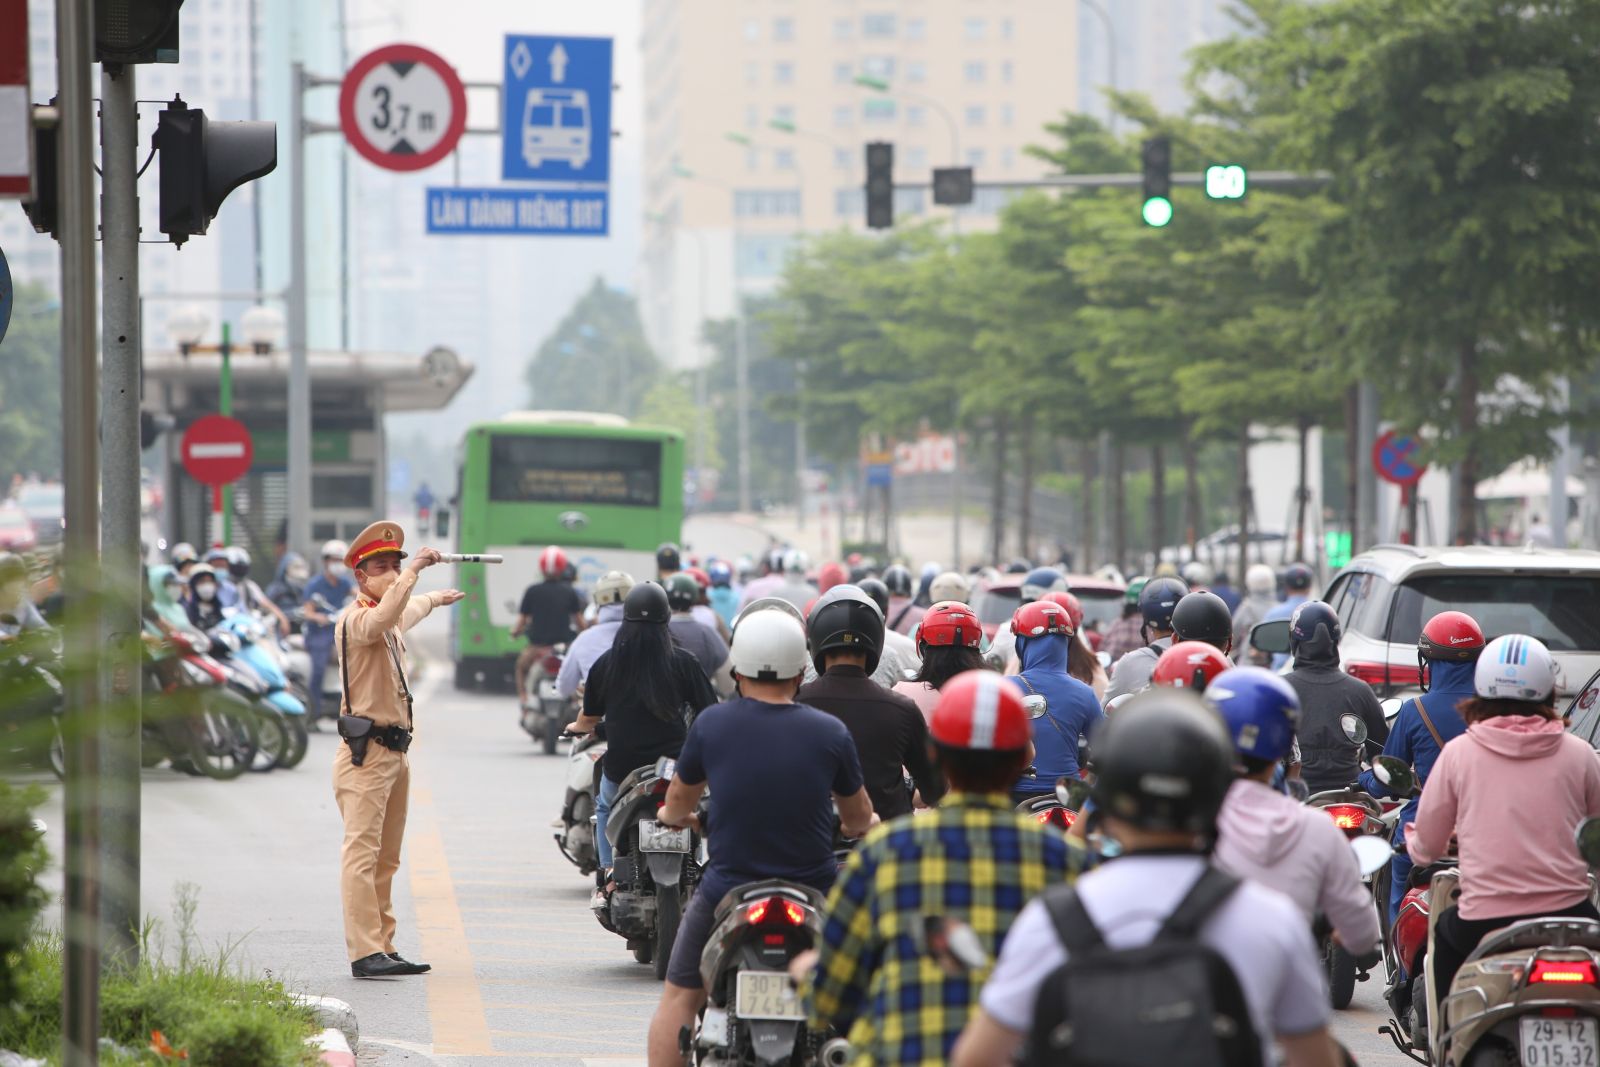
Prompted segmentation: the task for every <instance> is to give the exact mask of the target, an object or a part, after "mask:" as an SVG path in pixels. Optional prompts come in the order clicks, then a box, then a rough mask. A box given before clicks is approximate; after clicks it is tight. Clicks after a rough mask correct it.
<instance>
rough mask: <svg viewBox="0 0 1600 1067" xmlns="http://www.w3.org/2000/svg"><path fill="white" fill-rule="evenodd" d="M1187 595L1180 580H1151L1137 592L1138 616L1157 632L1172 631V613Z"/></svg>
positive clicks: (1185, 587)
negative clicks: (1142, 617) (1141, 616)
mask: <svg viewBox="0 0 1600 1067" xmlns="http://www.w3.org/2000/svg"><path fill="white" fill-rule="evenodd" d="M1188 594H1189V586H1188V585H1187V583H1185V582H1184V580H1183V579H1182V578H1152V579H1150V580H1149V581H1148V582H1146V583H1145V586H1144V589H1142V590H1140V592H1139V614H1141V615H1143V616H1144V621H1145V623H1146V624H1147V625H1149V626H1154V627H1155V628H1156V629H1157V630H1170V629H1172V611H1173V609H1174V608H1176V607H1177V606H1178V601H1180V600H1182V599H1183V598H1184V597H1185V596H1187V595H1188Z"/></svg>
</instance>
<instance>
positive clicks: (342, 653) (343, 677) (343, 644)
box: [339, 615, 356, 715]
mask: <svg viewBox="0 0 1600 1067" xmlns="http://www.w3.org/2000/svg"><path fill="white" fill-rule="evenodd" d="M339 631H340V634H341V636H342V637H343V640H341V641H340V642H339V684H340V686H342V687H343V689H344V713H345V714H346V715H354V714H355V713H356V707H355V705H354V704H352V703H350V670H349V664H350V616H348V615H346V616H345V617H344V618H342V619H340V620H339Z"/></svg>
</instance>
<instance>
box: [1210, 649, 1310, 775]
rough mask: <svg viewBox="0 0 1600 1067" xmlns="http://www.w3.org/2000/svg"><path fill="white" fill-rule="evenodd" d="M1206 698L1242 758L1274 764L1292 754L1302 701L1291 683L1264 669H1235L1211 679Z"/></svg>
mask: <svg viewBox="0 0 1600 1067" xmlns="http://www.w3.org/2000/svg"><path fill="white" fill-rule="evenodd" d="M1205 698H1206V701H1207V702H1208V703H1209V704H1210V705H1211V706H1212V707H1214V708H1216V709H1217V712H1218V713H1219V714H1220V715H1221V716H1222V720H1223V722H1225V723H1227V725H1228V736H1229V737H1230V738H1232V739H1233V747H1234V750H1235V751H1236V752H1238V753H1239V754H1240V755H1241V756H1249V757H1250V758H1252V759H1258V760H1265V761H1267V762H1272V761H1275V760H1281V759H1283V757H1285V756H1287V755H1288V754H1289V749H1290V747H1291V746H1292V745H1293V744H1294V730H1295V726H1296V725H1297V724H1298V723H1299V722H1300V698H1299V697H1297V696H1296V695H1295V692H1294V689H1293V688H1291V687H1290V685H1289V683H1288V682H1286V681H1284V680H1283V679H1282V678H1280V677H1278V676H1277V675H1276V674H1273V673H1272V672H1271V671H1269V670H1266V669H1265V668H1263V667H1234V668H1233V669H1232V670H1226V671H1223V672H1222V673H1221V674H1219V675H1217V676H1216V677H1215V678H1213V679H1211V684H1210V685H1208V686H1206V694H1205Z"/></svg>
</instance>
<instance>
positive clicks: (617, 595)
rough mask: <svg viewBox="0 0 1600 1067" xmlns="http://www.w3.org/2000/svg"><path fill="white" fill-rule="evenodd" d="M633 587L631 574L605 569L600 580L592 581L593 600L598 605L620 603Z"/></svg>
mask: <svg viewBox="0 0 1600 1067" xmlns="http://www.w3.org/2000/svg"><path fill="white" fill-rule="evenodd" d="M632 589H633V575H631V574H624V573H622V572H621V571H606V572H605V573H604V574H602V575H601V576H600V580H599V581H598V582H595V583H594V602H595V604H596V605H597V606H599V607H604V606H605V605H607V604H620V603H622V602H623V601H624V600H626V599H627V598H628V593H629V592H630V591H631V590H632Z"/></svg>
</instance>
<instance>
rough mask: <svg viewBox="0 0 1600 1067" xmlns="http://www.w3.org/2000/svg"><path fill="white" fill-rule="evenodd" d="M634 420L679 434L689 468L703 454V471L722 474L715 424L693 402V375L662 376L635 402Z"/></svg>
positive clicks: (714, 421) (691, 373)
mask: <svg viewBox="0 0 1600 1067" xmlns="http://www.w3.org/2000/svg"><path fill="white" fill-rule="evenodd" d="M636 418H637V420H638V421H639V422H642V423H647V424H649V425H651V426H665V427H668V428H669V429H673V430H677V431H678V432H679V433H681V434H683V440H684V456H685V458H686V461H687V463H688V464H689V465H690V466H693V465H694V464H695V463H696V462H698V461H699V457H700V454H701V449H704V451H705V468H706V470H709V471H719V472H720V471H722V469H723V461H722V453H721V450H720V449H719V448H718V434H717V422H716V420H715V419H710V418H707V417H706V413H705V412H703V411H701V410H700V408H699V407H698V405H696V404H695V399H694V373H693V372H692V371H691V372H689V373H686V374H668V375H662V376H661V377H659V378H657V379H656V382H655V384H654V385H652V386H651V387H650V391H649V392H647V393H645V395H644V396H643V397H642V398H641V399H640V401H639V413H638V415H637V416H636Z"/></svg>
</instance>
